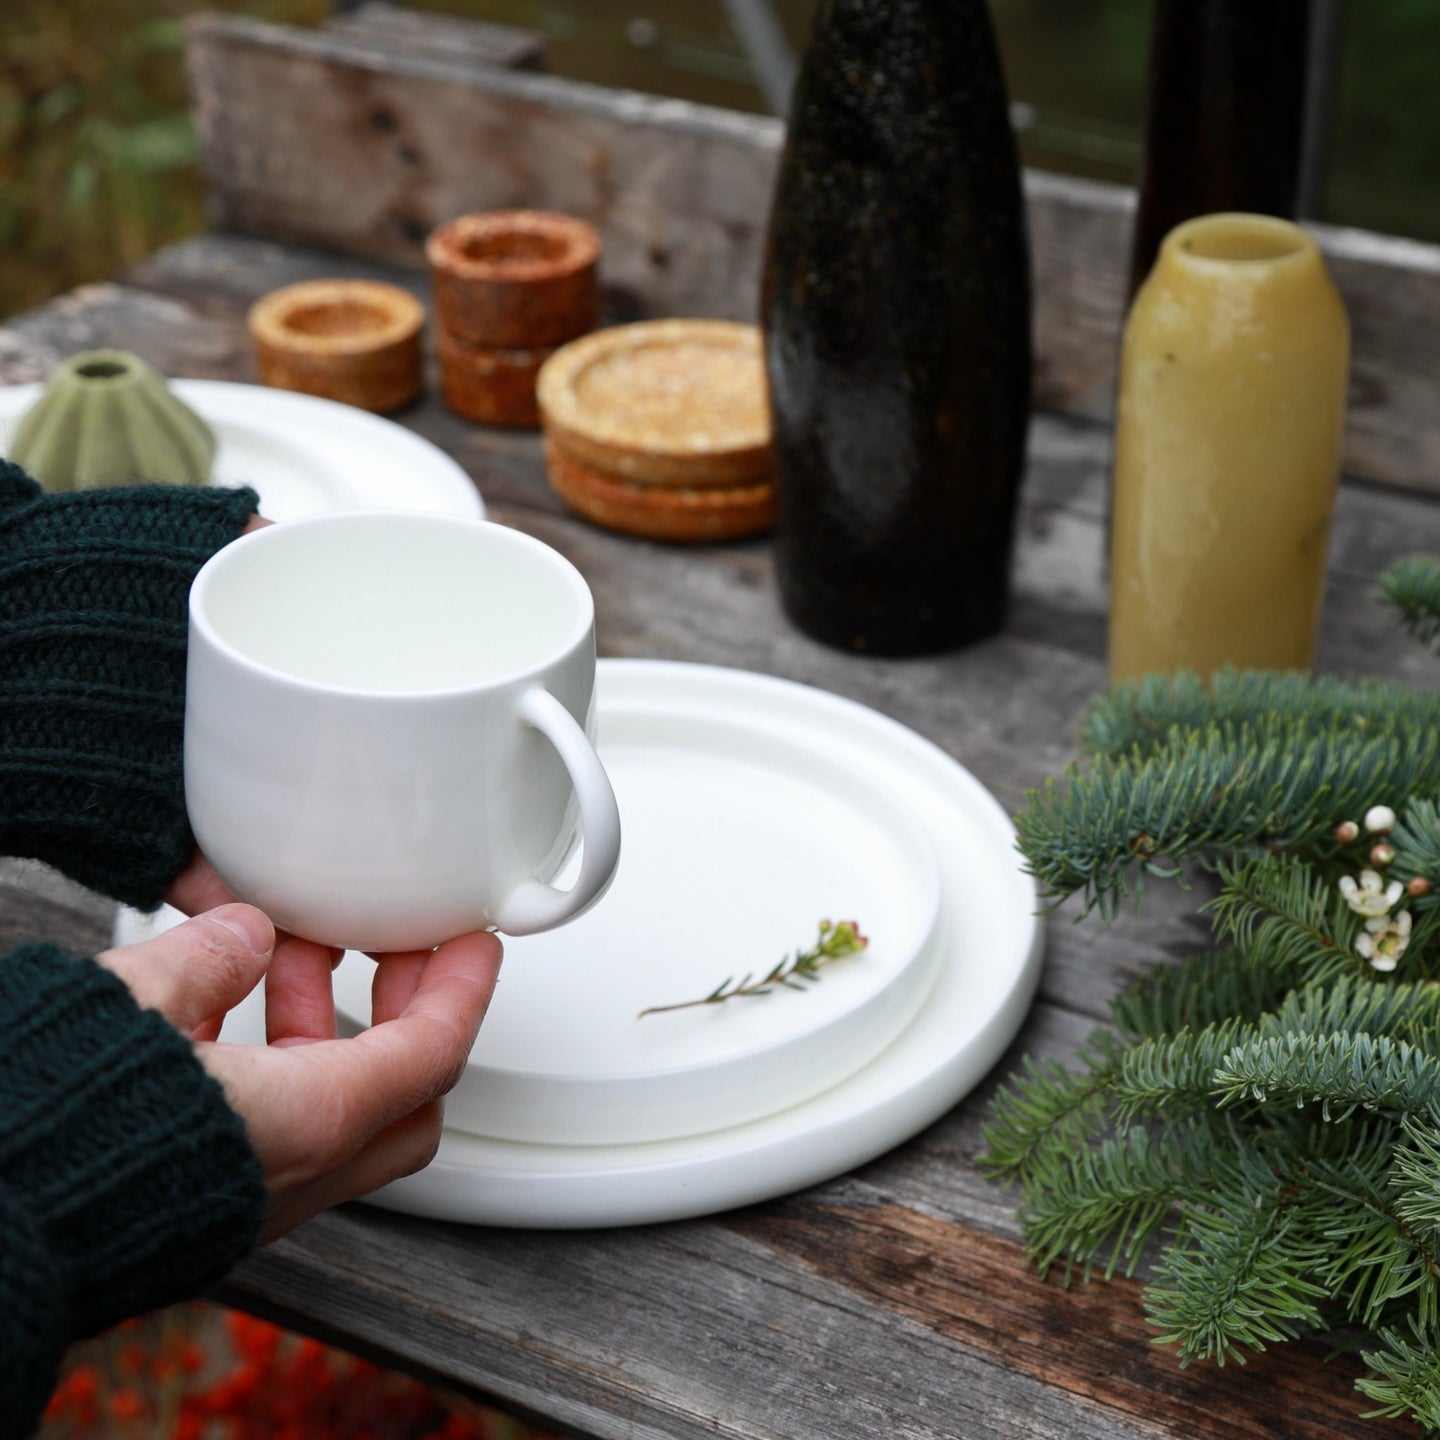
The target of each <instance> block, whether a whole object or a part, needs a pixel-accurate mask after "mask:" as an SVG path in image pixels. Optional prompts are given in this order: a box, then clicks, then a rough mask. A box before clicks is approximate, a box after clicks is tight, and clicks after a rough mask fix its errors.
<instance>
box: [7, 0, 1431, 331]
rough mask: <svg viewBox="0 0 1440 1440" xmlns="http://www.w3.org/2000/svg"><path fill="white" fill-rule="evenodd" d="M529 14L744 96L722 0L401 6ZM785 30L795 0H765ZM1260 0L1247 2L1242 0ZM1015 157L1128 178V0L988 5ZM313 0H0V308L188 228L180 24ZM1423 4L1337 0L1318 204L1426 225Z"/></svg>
mask: <svg viewBox="0 0 1440 1440" xmlns="http://www.w3.org/2000/svg"><path fill="white" fill-rule="evenodd" d="M410 3H411V4H412V5H413V7H414V8H416V9H429V10H437V11H444V12H446V13H449V14H455V15H462V16H468V17H471V18H475V19H488V20H496V21H501V22H505V23H509V24H516V25H522V26H526V27H528V28H531V29H535V30H539V31H540V32H541V33H543V34H544V35H545V37H546V40H547V52H548V56H549V65H550V68H551V69H552V70H553V71H554V72H555V73H557V74H561V75H569V76H573V77H575V78H578V79H585V80H593V81H597V82H599V83H602V84H609V85H622V86H629V87H631V88H635V89H640V90H648V91H651V92H654V93H660V94H669V95H679V96H684V97H686V98H689V99H693V100H698V101H702V102H705V103H710V104H718V105H728V106H731V107H735V108H740V109H749V110H762V109H764V108H765V106H764V102H763V99H762V96H761V93H760V90H759V87H758V85H757V83H756V81H755V78H754V75H753V74H752V71H751V67H750V65H749V62H748V60H747V58H746V55H745V52H744V49H743V47H742V46H741V45H740V43H739V41H738V40H737V39H736V37H735V35H734V33H733V31H732V30H731V28H730V24H729V17H728V14H727V11H726V6H725V4H724V0H410ZM772 3H773V5H774V8H775V12H776V14H777V16H778V18H779V20H780V21H781V24H782V27H783V29H784V31H785V33H786V35H787V36H788V37H789V39H790V42H791V44H792V45H793V46H794V47H795V48H796V49H797V50H798V49H799V47H800V46H801V45H802V44H803V43H804V39H805V34H806V31H807V30H808V26H809V18H810V15H811V12H812V10H813V6H814V0H772ZM1256 3H1263V0H1256ZM991 5H992V10H993V12H994V15H995V19H996V23H997V27H998V29H999V32H1000V39H1001V45H1002V48H1003V50H1004V52H1005V61H1006V67H1007V70H1008V73H1009V79H1010V89H1011V93H1012V96H1013V97H1014V99H1015V100H1016V101H1017V102H1018V103H1017V106H1016V118H1017V125H1018V128H1019V131H1020V139H1021V146H1022V151H1023V153H1024V156H1025V159H1026V161H1027V163H1029V164H1033V165H1039V166H1043V167H1046V168H1050V169H1058V170H1066V171H1070V172H1073V173H1077V174H1083V175H1091V176H1094V177H1097V178H1100V179H1107V180H1117V181H1121V182H1129V181H1130V180H1131V179H1132V178H1133V177H1134V174H1135V172H1136V167H1137V164H1138V160H1139V153H1140V115H1141V110H1142V105H1143V98H1144V76H1145V56H1146V48H1147V44H1148V36H1149V24H1150V0H991ZM201 10H212V11H214V10H219V11H228V12H231V13H238V14H244V15H249V16H252V17H255V18H259V19H267V20H273V21H280V22H283V23H287V24H295V25H316V24H320V23H322V22H323V21H324V20H325V19H326V18H327V17H328V15H329V14H330V10H331V0H0V315H5V314H9V313H12V312H14V311H17V310H20V309H24V308H26V307H28V306H30V305H34V304H37V303H39V302H41V301H42V300H44V299H46V298H47V297H48V296H50V295H53V294H56V293H58V292H59V291H61V290H64V289H67V288H69V287H71V286H73V285H75V284H77V283H79V282H81V281H84V280H87V279H92V278H95V277H98V276H101V275H106V274H111V273H113V272H114V271H116V270H119V269H121V268H123V267H124V266H125V265H127V264H131V263H133V262H134V261H136V260H139V259H140V258H142V257H143V256H145V255H147V254H149V253H150V252H151V251H153V250H154V249H156V248H157V247H159V246H160V245H163V244H165V243H167V242H169V241H171V240H174V239H178V238H180V237H182V236H184V235H187V234H191V233H193V232H194V231H196V230H197V229H199V228H201V226H203V224H204V200H203V195H202V192H201V185H200V180H199V177H198V174H197V171H196V166H195V142H194V136H193V133H192V131H191V127H190V123H189V118H188V115H187V108H186V96H185V85H184V78H183V65H182V55H183V43H184V40H183V20H184V17H185V16H186V15H188V14H192V13H195V12H197V11H201ZM1437 23H1440V22H1437V10H1436V4H1435V0H1363V3H1362V0H1350V3H1349V5H1348V7H1347V16H1346V23H1345V28H1344V44H1343V50H1342V58H1341V64H1340V70H1339V74H1338V77H1337V106H1336V115H1335V122H1334V133H1333V141H1332V153H1331V163H1330V165H1329V167H1328V170H1327V174H1326V179H1325V185H1324V191H1323V196H1322V203H1321V205H1320V206H1319V211H1318V214H1319V218H1323V219H1327V220H1332V221H1337V222H1340V223H1347V224H1354V225H1360V226H1364V227H1368V228H1371V229H1379V230H1388V231H1392V232H1395V233H1398V234H1405V235H1410V236H1415V237H1418V238H1422V239H1430V240H1440V84H1437V68H1440V58H1437V51H1436V48H1435V45H1434V43H1433V42H1434V40H1435V38H1436V36H1437V33H1440V29H1437Z"/></svg>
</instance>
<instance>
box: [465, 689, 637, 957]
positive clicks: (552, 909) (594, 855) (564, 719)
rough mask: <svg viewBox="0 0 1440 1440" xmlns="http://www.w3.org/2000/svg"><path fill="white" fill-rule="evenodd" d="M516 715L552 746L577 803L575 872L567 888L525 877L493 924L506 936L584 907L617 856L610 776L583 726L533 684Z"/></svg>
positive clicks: (551, 924)
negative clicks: (578, 844) (577, 858)
mask: <svg viewBox="0 0 1440 1440" xmlns="http://www.w3.org/2000/svg"><path fill="white" fill-rule="evenodd" d="M519 716H520V719H521V720H523V721H524V722H525V723H526V724H527V725H531V726H533V727H534V728H535V729H536V730H538V731H539V732H540V733H541V734H542V735H543V736H544V737H545V738H546V739H547V740H548V741H549V742H550V743H551V744H552V745H553V746H554V747H555V751H556V753H557V754H558V755H559V756H560V760H561V763H562V764H563V765H564V766H565V769H566V770H567V771H568V772H569V774H570V783H571V784H572V785H574V787H575V795H576V798H577V799H578V800H579V802H580V841H581V844H582V846H583V847H584V848H583V850H582V852H581V855H580V874H579V875H578V876H577V877H576V879H575V883H574V885H572V886H571V887H570V889H568V890H557V889H556V888H555V887H554V886H553V885H546V884H544V883H543V882H542V881H539V880H529V881H526V883H525V884H523V885H521V886H519V887H518V888H517V889H515V890H514V891H512V892H511V894H510V895H508V896H507V897H506V898H505V899H504V900H502V901H501V902H500V907H499V909H498V911H497V912H496V914H495V917H494V920H495V928H496V929H497V930H499V931H501V932H502V933H503V934H506V935H533V934H535V933H536V932H537V931H540V930H553V929H554V928H555V926H557V925H563V924H564V923H565V921H567V920H573V919H574V918H575V916H577V915H579V914H580V913H581V912H582V911H584V910H588V909H589V908H590V906H591V905H593V904H594V903H595V902H596V901H597V900H598V899H599V898H600V897H601V896H602V895H603V894H604V893H605V892H606V890H608V889H609V888H610V881H611V880H612V879H613V878H614V876H615V866H616V863H617V862H618V861H619V859H620V808H619V806H618V805H616V803H615V791H614V790H613V789H612V788H611V785H610V777H609V776H608V775H606V773H605V771H604V769H603V768H602V766H601V764H600V757H599V756H598V755H596V753H595V751H594V748H593V747H592V746H591V744H590V740H589V738H588V737H587V736H586V734H585V731H584V730H583V729H581V727H580V726H579V725H577V724H576V723H575V717H574V716H573V715H571V713H570V712H569V711H568V710H567V709H566V708H565V707H564V706H563V705H562V704H561V703H560V702H559V701H558V700H557V699H556V698H555V697H554V696H553V695H552V694H551V693H550V692H549V691H548V690H542V689H540V688H539V687H538V686H537V687H536V688H535V689H532V690H527V691H526V692H525V695H524V697H523V698H522V699H521V701H520V706H519Z"/></svg>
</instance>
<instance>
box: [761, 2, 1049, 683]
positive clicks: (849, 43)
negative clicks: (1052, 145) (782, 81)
mask: <svg viewBox="0 0 1440 1440" xmlns="http://www.w3.org/2000/svg"><path fill="white" fill-rule="evenodd" d="M762 318H763V323H764V328H765V352H766V363H767V368H768V371H769V377H770V391H771V405H772V408H773V418H774V428H775V463H776V477H777V515H776V532H775V557H776V568H777V571H778V575H779V583H780V594H781V600H782V602H783V604H784V606H785V610H786V612H787V614H788V615H789V616H790V618H791V620H792V621H793V622H794V623H795V624H796V625H797V626H798V627H799V628H800V629H801V630H803V631H805V632H806V633H807V634H809V635H811V636H813V637H814V638H816V639H818V640H821V641H823V642H825V643H827V644H831V645H836V646H839V647H842V648H844V649H851V650H857V651H863V652H866V653H870V654H876V655H914V654H925V653H935V652H939V651H944V650H950V649H954V648H956V647H958V646H961V645H965V644H968V643H970V642H972V641H975V640H978V639H980V638H982V637H984V636H986V635H990V634H992V633H993V632H994V631H996V630H997V629H999V627H1000V626H1001V624H1002V623H1003V620H1004V615H1005V605H1006V598H1007V594H1008V589H1009V570H1010V557H1011V549H1012V537H1013V532H1014V525H1015V511H1016V498H1017V492H1018V489H1019V482H1020V476H1021V470H1022V467H1023V462H1024V450H1025V430H1026V421H1027V417H1028V411H1029V399H1030V296H1029V265H1028V252H1027V248H1026V241H1025V225H1024V210H1023V201H1022V196H1021V188H1020V170H1019V162H1018V158H1017V154H1016V148H1015V141H1014V136H1013V134H1012V132H1011V129H1010V123H1009V114H1008V105H1007V100H1006V93H1005V82H1004V76H1003V72H1002V70H1001V65H1000V57H999V52H998V50H997V47H996V43H995V36H994V32H993V30H992V27H991V23H990V16H989V12H988V11H987V9H986V6H985V4H984V0H885V3H877V0H821V3H820V6H819V9H818V11H817V13H816V18H815V30H814V34H813V36H812V38H811V42H810V46H809V48H808V50H807V52H806V55H805V58H804V62H803V64H802V66H801V72H800V77H799V81H798V83H797V86H796V91H795V101H794V105H793V108H792V112H791V123H790V133H789V137H788V140H787V143H786V148H785V153H784V156H783V158H782V161H781V165H780V174H779V179H778V182H777V187H776V192H775V201H774V208H773V211H772V214H771V220H770V238H769V248H768V252H767V256H766V263H765V283H764V298H763V316H762Z"/></svg>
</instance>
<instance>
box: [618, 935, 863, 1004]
mask: <svg viewBox="0 0 1440 1440" xmlns="http://www.w3.org/2000/svg"><path fill="white" fill-rule="evenodd" d="M869 943H870V941H869V939H868V938H867V937H866V936H864V935H862V934H861V933H860V926H859V924H858V923H857V922H856V921H854V920H839V921H831V920H822V921H821V922H820V928H819V934H818V935H817V937H816V939H815V943H814V944H813V945H812V946H811V947H810V948H809V949H808V950H797V951H796V952H795V953H794V954H793V955H787V956H786V957H785V958H784V959H783V960H781V961H779V962H778V963H777V964H776V965H775V966H774V967H772V968H771V970H770V971H769V972H768V973H767V974H765V975H764V976H762V977H761V978H760V979H758V980H757V979H756V978H755V976H754V974H753V973H751V974H747V975H743V976H742V977H741V978H740V979H739V980H737V979H735V977H734V976H733V975H731V976H727V977H726V978H725V979H724V980H722V981H721V982H720V983H719V984H718V985H717V986H716V987H715V988H714V989H713V990H712V991H711V992H710V993H709V994H708V995H702V996H701V997H700V999H698V1000H681V1001H679V1002H677V1003H676V1004H674V1005H651V1006H650V1007H649V1008H648V1009H645V1010H642V1011H641V1012H640V1014H639V1015H638V1016H636V1019H638V1020H643V1019H644V1018H645V1017H646V1016H647V1015H660V1014H663V1013H664V1012H666V1011H669V1010H690V1009H693V1008H694V1007H695V1006H697V1005H719V1004H721V1003H723V1002H724V1001H726V1000H740V999H743V998H746V997H751V996H756V995H769V994H770V993H771V992H772V991H773V990H774V989H775V988H776V986H784V987H785V988H787V989H790V990H804V989H805V988H806V986H808V985H811V984H813V983H814V982H815V981H817V980H819V979H820V972H821V971H822V970H823V969H824V967H825V966H826V965H830V964H833V963H834V962H835V961H836V960H843V959H845V957H846V956H847V955H854V954H857V953H858V952H859V951H861V950H863V949H864V948H865V947H866V946H867V945H868V944H869Z"/></svg>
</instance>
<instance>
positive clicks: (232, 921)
mask: <svg viewBox="0 0 1440 1440" xmlns="http://www.w3.org/2000/svg"><path fill="white" fill-rule="evenodd" d="M274 949H275V927H274V925H272V924H271V923H270V919H269V917H268V916H267V915H266V914H265V913H264V911H262V910H257V909H255V907H254V906H253V905H238V904H236V905H221V906H220V907H219V908H218V909H215V910H208V911H206V912H205V914H203V915H197V916H196V917H195V918H194V919H193V920H186V921H185V922H184V923H183V924H180V925H177V926H175V927H174V929H172V930H167V931H165V932H164V934H162V935H157V936H156V937H155V938H154V939H153V940H145V941H142V942H141V943H140V944H138V945H126V946H123V947H122V948H120V949H118V950H106V951H105V952H104V953H103V954H100V955H97V956H96V957H95V959H96V960H97V961H98V962H99V963H100V964H101V965H103V966H105V967H106V969H108V970H112V971H114V973H115V974H116V975H118V976H119V977H120V979H121V980H123V981H124V982H125V984H126V985H127V986H128V987H129V990H130V993H131V994H132V995H134V997H135V999H136V1000H137V1001H138V1002H139V1004H140V1005H142V1006H143V1007H144V1008H146V1009H148V1010H158V1011H159V1012H160V1013H161V1014H162V1015H163V1016H164V1017H165V1018H166V1019H167V1020H168V1021H169V1022H170V1023H171V1024H172V1025H173V1026H175V1028H176V1029H177V1030H179V1031H181V1032H183V1033H184V1034H187V1035H188V1034H189V1033H190V1032H191V1031H192V1030H194V1029H195V1027H196V1026H198V1025H200V1024H202V1023H203V1022H204V1021H206V1020H208V1019H210V1018H211V1017H213V1016H216V1015H222V1014H223V1013H224V1012H225V1011H227V1010H229V1009H230V1008H231V1007H232V1006H235V1005H238V1004H239V1003H240V1001H242V1000H243V999H244V998H245V997H246V996H247V995H248V994H249V993H250V992H251V991H252V990H253V989H254V988H255V986H256V985H258V984H259V983H260V981H261V980H262V979H263V978H264V975H265V971H266V970H267V969H268V968H269V965H270V959H271V956H272V954H273V953H274Z"/></svg>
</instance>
